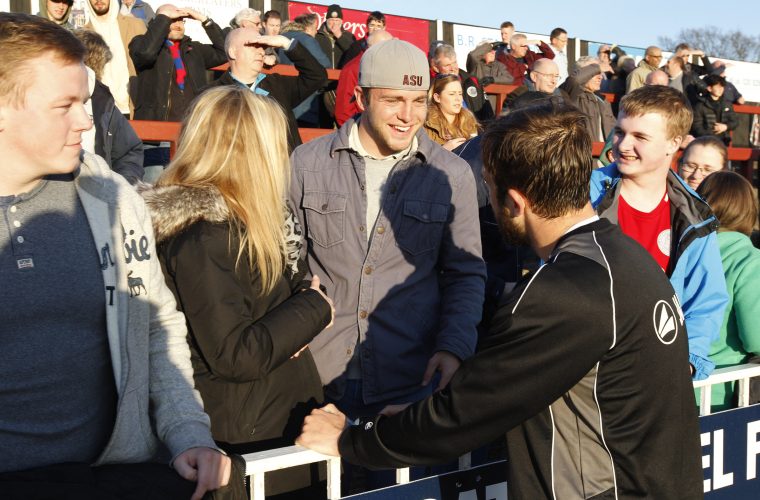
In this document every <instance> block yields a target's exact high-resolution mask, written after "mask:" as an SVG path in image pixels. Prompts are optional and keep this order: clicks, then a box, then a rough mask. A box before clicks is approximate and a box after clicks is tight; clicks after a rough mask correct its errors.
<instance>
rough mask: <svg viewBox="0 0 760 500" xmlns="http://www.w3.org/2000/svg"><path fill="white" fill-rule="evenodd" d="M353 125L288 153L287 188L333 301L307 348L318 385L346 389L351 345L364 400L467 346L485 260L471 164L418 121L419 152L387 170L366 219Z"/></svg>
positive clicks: (415, 387)
mask: <svg viewBox="0 0 760 500" xmlns="http://www.w3.org/2000/svg"><path fill="white" fill-rule="evenodd" d="M354 124H355V122H354V120H353V119H350V120H348V121H347V122H346V123H345V124H344V125H343V126H342V127H341V128H340V129H339V130H338V131H336V132H334V133H332V134H330V135H328V136H325V137H322V138H319V139H315V140H313V141H311V142H309V143H307V144H304V145H302V146H300V147H298V148H297V149H296V150H295V151H294V152H293V156H292V158H291V161H292V165H293V180H292V184H291V191H290V195H291V200H292V201H293V205H294V206H295V207H297V213H298V216H299V218H300V220H301V221H302V224H303V226H304V229H305V231H304V234H305V235H306V238H307V242H308V250H307V251H308V256H307V258H308V263H309V266H310V268H311V272H312V273H313V274H316V275H319V277H320V279H321V280H322V283H323V284H324V285H325V286H326V287H327V291H328V295H330V296H331V297H332V298H333V300H334V301H335V304H336V315H335V326H334V327H333V328H331V329H328V330H325V331H324V332H322V333H320V334H319V335H318V336H317V337H316V338H315V339H314V340H313V341H312V342H311V344H310V345H309V347H310V349H311V351H312V354H313V355H314V358H315V360H316V362H317V368H318V369H319V372H320V375H321V377H322V382H323V383H324V384H326V385H327V384H330V383H332V385H331V386H329V387H328V394H329V395H331V396H335V397H339V396H340V395H342V393H343V388H344V377H343V375H344V372H345V370H346V365H347V364H348V362H349V361H350V360H351V357H352V355H353V353H354V350H355V349H359V352H358V354H359V359H360V362H361V372H362V380H363V391H364V394H363V396H364V401H365V403H367V404H370V403H374V402H380V401H388V400H391V399H399V398H404V397H406V396H412V397H413V395H415V393H419V392H420V382H421V381H422V377H423V374H424V371H425V367H426V365H427V362H428V360H429V358H430V357H431V356H432V355H433V353H435V352H437V351H447V352H450V353H452V354H454V355H456V356H457V357H459V358H460V359H465V358H467V357H469V356H470V355H471V354H472V353H473V352H474V349H475V343H476V338H477V334H476V330H475V327H476V325H477V324H478V322H479V321H480V316H481V310H482V306H483V294H484V287H485V265H484V263H483V260H482V258H481V245H480V231H479V225H478V204H477V198H476V193H475V180H474V177H473V175H472V171H471V170H470V168H469V166H468V165H467V163H465V162H464V161H462V160H461V159H459V158H457V157H455V156H454V155H452V154H451V153H449V152H448V151H446V150H444V149H443V148H441V147H440V146H438V145H437V144H435V143H434V142H432V141H431V140H430V139H429V138H428V136H427V134H426V133H425V132H424V130H422V129H421V130H420V131H419V132H418V133H417V140H418V144H419V146H418V149H417V151H416V153H414V154H412V155H410V156H409V157H408V158H407V159H405V160H401V161H400V162H399V163H398V164H396V166H395V167H394V169H393V170H392V171H391V173H390V175H389V177H388V180H387V183H386V185H385V188H384V200H383V201H382V202H381V210H380V214H379V215H378V219H377V222H376V224H375V227H374V228H365V227H364V225H365V223H366V222H365V221H366V210H367V197H366V194H365V192H364V185H365V164H364V160H363V159H362V158H361V157H360V156H359V155H358V154H357V153H356V152H355V151H353V150H351V149H350V148H349V146H348V135H349V132H350V130H351V127H353V126H354ZM368 230H369V231H372V238H371V240H370V242H369V243H368V241H367V233H366V231H368ZM357 342H358V343H359V346H357Z"/></svg>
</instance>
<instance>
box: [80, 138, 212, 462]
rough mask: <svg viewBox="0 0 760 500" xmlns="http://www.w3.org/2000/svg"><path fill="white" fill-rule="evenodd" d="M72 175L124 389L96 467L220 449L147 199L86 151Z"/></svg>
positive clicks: (119, 382)
mask: <svg viewBox="0 0 760 500" xmlns="http://www.w3.org/2000/svg"><path fill="white" fill-rule="evenodd" d="M75 176H76V180H75V184H76V189H77V194H78V195H79V199H80V201H81V202H82V206H83V207H84V210H85V213H86V214H87V220H88V222H89V224H90V229H91V230H92V237H93V240H94V241H95V245H96V248H98V249H99V254H100V257H101V269H102V270H103V282H104V284H105V290H104V292H105V294H106V325H107V331H108V344H109V347H110V350H111V363H112V365H113V371H114V380H115V381H116V389H117V391H118V395H119V401H118V404H117V413H116V421H115V424H114V429H113V433H112V434H111V438H110V440H109V441H108V444H107V445H106V447H105V449H104V450H103V453H101V455H100V457H98V460H97V462H96V463H95V465H102V464H111V463H136V462H146V461H150V460H162V459H168V458H170V457H171V459H172V460H173V459H174V458H175V457H176V456H177V455H179V454H180V453H182V452H183V451H185V450H187V449H189V448H194V447H208V448H215V449H216V445H215V444H214V441H213V439H212V438H211V432H210V431H209V419H208V416H207V415H206V414H205V413H204V412H203V403H202V401H201V397H200V394H198V392H197V391H196V390H195V389H194V388H193V368H192V365H191V364H190V349H189V347H188V345H187V340H186V339H185V336H186V334H187V329H186V326H185V317H184V316H183V315H182V313H180V312H178V311H177V307H176V305H175V302H174V297H173V296H172V293H171V292H170V291H169V289H168V288H167V287H166V283H165V282H164V276H163V274H162V272H161V266H160V264H159V262H158V258H157V256H156V248H155V242H154V239H153V228H152V225H151V220H150V216H149V215H148V213H147V211H146V209H145V204H144V203H143V201H142V198H141V197H140V195H138V194H137V192H136V191H135V190H134V188H132V187H131V186H130V185H129V184H128V183H127V181H126V180H124V178H123V177H121V176H120V175H118V174H115V173H113V172H112V171H111V169H109V168H108V165H106V164H105V162H104V161H103V159H102V158H100V157H98V156H95V155H92V154H89V153H84V154H83V161H82V163H81V165H80V167H79V170H78V171H77V172H76V173H75ZM161 443H163V444H164V445H165V446H166V448H168V451H169V453H170V457H169V456H167V455H166V452H165V450H162V448H161Z"/></svg>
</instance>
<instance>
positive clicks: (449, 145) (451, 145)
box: [443, 137, 467, 151]
mask: <svg viewBox="0 0 760 500" xmlns="http://www.w3.org/2000/svg"><path fill="white" fill-rule="evenodd" d="M466 140H467V139H465V138H464V137H457V138H456V139H449V140H448V141H446V142H444V143H443V148H444V149H446V150H447V151H453V150H455V149H456V148H458V147H459V146H461V145H462V144H463V143H464V141H466Z"/></svg>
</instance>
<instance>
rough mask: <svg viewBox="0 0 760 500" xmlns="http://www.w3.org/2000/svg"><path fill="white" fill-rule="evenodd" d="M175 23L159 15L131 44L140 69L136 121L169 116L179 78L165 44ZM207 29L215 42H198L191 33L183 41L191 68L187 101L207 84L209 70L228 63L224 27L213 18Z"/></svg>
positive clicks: (182, 48)
mask: <svg viewBox="0 0 760 500" xmlns="http://www.w3.org/2000/svg"><path fill="white" fill-rule="evenodd" d="M171 23H172V21H171V19H169V18H168V17H166V16H165V15H163V14H159V15H157V16H156V17H155V19H153V20H152V21H151V22H150V24H149V25H148V31H147V32H146V33H145V34H144V35H138V36H136V37H134V38H133V39H132V41H131V42H130V43H129V55H130V56H131V57H132V62H134V65H135V69H136V70H137V85H136V89H133V92H132V95H131V97H132V102H134V104H135V113H134V117H135V120H159V121H167V120H168V119H169V111H170V109H169V108H170V96H171V93H172V83H173V82H174V81H175V78H176V77H175V70H174V59H173V58H172V55H171V52H170V51H169V48H168V47H167V46H166V45H165V41H166V36H167V35H168V34H169V26H170V25H171ZM204 29H205V30H206V34H207V35H208V37H209V39H210V40H211V43H212V44H211V45H206V44H203V43H200V42H194V41H193V40H191V39H190V38H189V37H187V36H186V37H184V38H183V39H182V41H181V42H180V52H181V55H182V62H183V63H184V65H185V71H187V75H186V76H185V89H184V98H183V102H186V103H189V102H191V101H192V100H193V98H194V97H195V96H196V95H197V94H198V93H200V91H201V89H203V88H204V87H205V86H206V70H207V69H210V68H213V67H215V66H219V65H220V64H224V63H225V62H227V56H226V55H225V53H224V35H223V34H222V30H221V28H219V26H218V25H217V24H216V23H215V22H213V21H211V22H210V23H209V24H208V26H206V27H205V28H204Z"/></svg>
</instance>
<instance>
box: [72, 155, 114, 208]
mask: <svg viewBox="0 0 760 500" xmlns="http://www.w3.org/2000/svg"><path fill="white" fill-rule="evenodd" d="M79 159H80V163H79V168H78V169H77V170H75V171H74V179H75V181H76V183H77V184H78V185H79V188H80V189H82V190H84V191H86V192H87V193H89V194H91V195H92V196H94V197H95V198H98V199H100V200H102V201H104V202H106V203H108V204H109V205H115V204H116V196H117V193H118V190H117V189H114V188H113V186H112V185H109V184H112V183H113V180H112V179H111V175H113V173H112V172H111V171H110V169H109V168H108V165H107V164H106V163H105V160H102V159H101V158H100V157H98V156H96V155H94V154H91V153H88V152H86V151H82V152H81V153H80V154H79Z"/></svg>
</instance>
